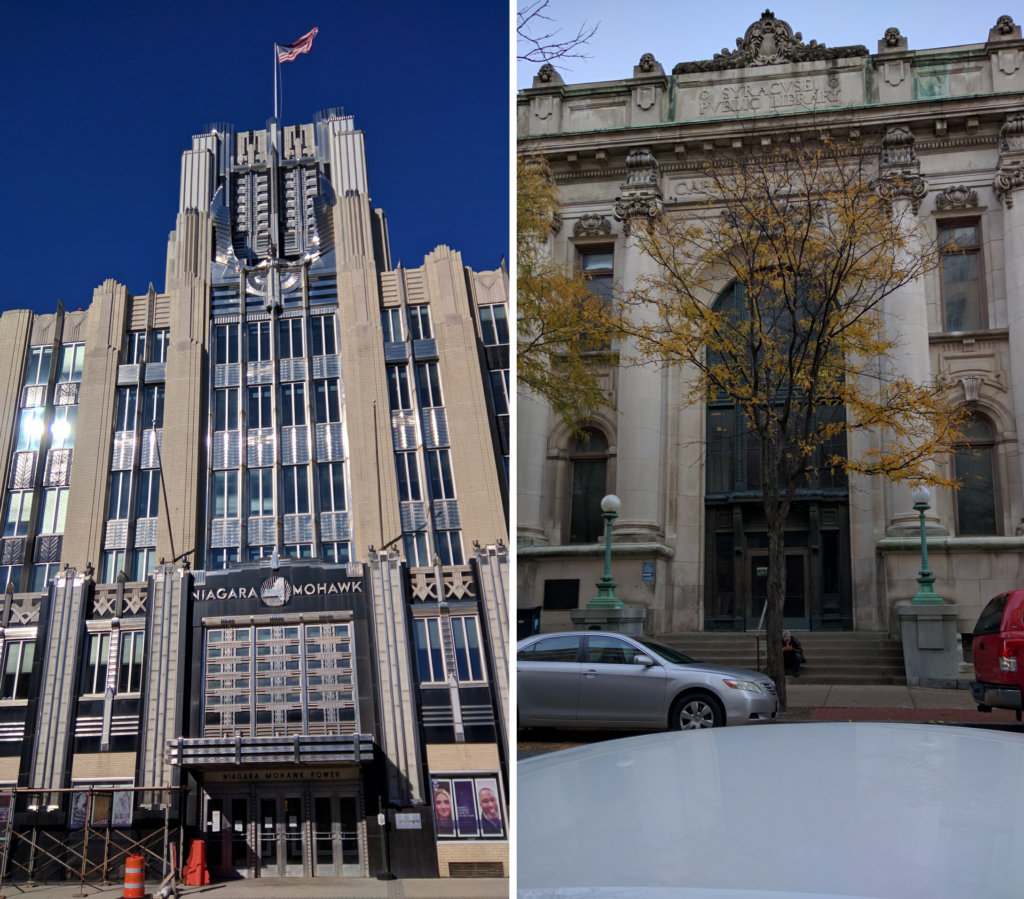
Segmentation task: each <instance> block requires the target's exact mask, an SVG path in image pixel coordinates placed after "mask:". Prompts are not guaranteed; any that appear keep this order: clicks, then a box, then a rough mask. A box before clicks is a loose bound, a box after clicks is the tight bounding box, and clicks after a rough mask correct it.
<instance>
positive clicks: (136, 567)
mask: <svg viewBox="0 0 1024 899" xmlns="http://www.w3.org/2000/svg"><path fill="white" fill-rule="evenodd" d="M155 567H156V550H155V549H154V548H152V547H148V548H145V549H137V550H135V551H134V552H133V553H132V570H131V580H133V581H144V580H146V578H148V577H149V576H150V575H151V574H152V573H153V569H154V568H155Z"/></svg>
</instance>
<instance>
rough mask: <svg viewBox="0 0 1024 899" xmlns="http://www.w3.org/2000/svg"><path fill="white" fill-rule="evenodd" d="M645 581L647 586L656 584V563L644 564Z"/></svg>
mask: <svg viewBox="0 0 1024 899" xmlns="http://www.w3.org/2000/svg"><path fill="white" fill-rule="evenodd" d="M634 570H635V569H634ZM643 580H644V583H645V584H648V583H649V584H653V583H654V563H653V562H644V573H643Z"/></svg>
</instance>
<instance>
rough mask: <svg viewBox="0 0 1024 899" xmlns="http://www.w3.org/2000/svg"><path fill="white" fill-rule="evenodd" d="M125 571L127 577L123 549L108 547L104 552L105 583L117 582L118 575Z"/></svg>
mask: <svg viewBox="0 0 1024 899" xmlns="http://www.w3.org/2000/svg"><path fill="white" fill-rule="evenodd" d="M122 571H124V573H125V577H127V576H128V572H127V571H125V553H124V550H123V549H108V550H107V551H106V552H105V553H103V581H102V583H104V584H116V583H117V576H118V575H119V574H120V573H121V572H122Z"/></svg>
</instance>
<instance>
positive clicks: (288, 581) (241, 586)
mask: <svg viewBox="0 0 1024 899" xmlns="http://www.w3.org/2000/svg"><path fill="white" fill-rule="evenodd" d="M197 580H198V579H197ZM365 592H366V591H365V587H364V583H363V579H362V578H361V577H348V576H346V575H343V574H341V572H340V571H339V570H338V569H337V568H335V567H333V566H332V567H329V568H323V567H320V566H318V565H302V566H289V567H287V568H281V569H279V570H277V571H270V572H268V570H267V569H266V568H251V569H238V570H228V571H208V572H206V577H205V583H194V584H193V586H192V599H193V600H195V601H196V602H214V601H218V600H240V599H241V600H254V599H255V600H259V601H260V602H261V603H263V605H266V606H270V607H271V608H280V607H281V606H284V605H287V604H288V603H289V602H290V601H291V600H292V599H297V598H300V597H307V596H308V597H316V596H323V597H326V596H338V597H340V596H344V595H352V594H356V595H361V594H364V593H365Z"/></svg>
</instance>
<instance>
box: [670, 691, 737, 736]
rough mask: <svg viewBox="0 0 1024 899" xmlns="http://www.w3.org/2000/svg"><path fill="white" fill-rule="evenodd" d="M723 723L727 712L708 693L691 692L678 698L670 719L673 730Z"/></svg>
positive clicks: (717, 725)
mask: <svg viewBox="0 0 1024 899" xmlns="http://www.w3.org/2000/svg"><path fill="white" fill-rule="evenodd" d="M723 724H725V712H724V711H722V706H721V704H720V703H719V702H718V700H717V699H715V698H714V697H713V696H709V695H708V694H707V693H691V694H690V695H689V696H683V697H682V698H681V699H677V700H676V703H675V705H673V706H672V714H671V717H670V719H669V725H670V726H671V728H672V730H701V729H703V728H705V727H721V726H722V725H723Z"/></svg>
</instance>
